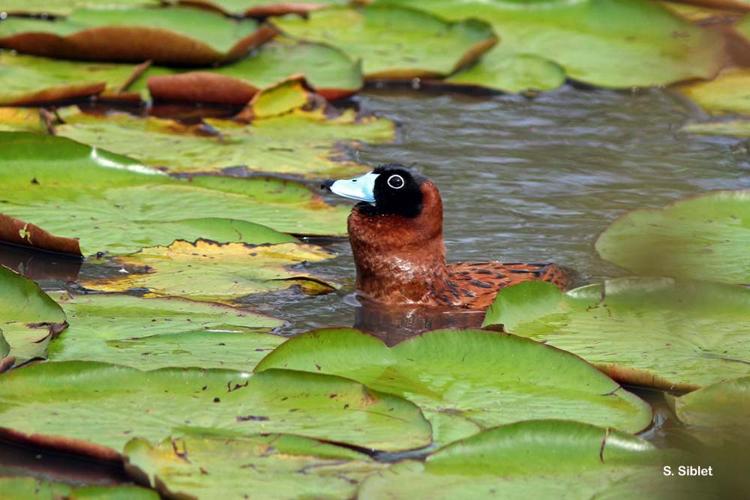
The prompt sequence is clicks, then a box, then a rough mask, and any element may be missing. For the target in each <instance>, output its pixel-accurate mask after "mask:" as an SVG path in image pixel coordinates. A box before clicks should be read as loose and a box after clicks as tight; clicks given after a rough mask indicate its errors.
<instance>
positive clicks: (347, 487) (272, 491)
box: [124, 431, 384, 500]
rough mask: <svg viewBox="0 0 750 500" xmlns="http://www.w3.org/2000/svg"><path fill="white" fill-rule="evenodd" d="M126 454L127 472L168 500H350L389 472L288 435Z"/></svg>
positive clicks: (194, 439)
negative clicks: (361, 486) (371, 477)
mask: <svg viewBox="0 0 750 500" xmlns="http://www.w3.org/2000/svg"><path fill="white" fill-rule="evenodd" d="M365 432H366V431H365ZM124 453H125V455H126V457H127V463H128V466H127V467H128V469H130V470H131V471H132V470H134V469H135V470H137V471H138V472H139V473H140V474H139V475H141V474H144V475H145V477H147V478H148V480H149V481H150V483H151V485H152V486H154V487H159V488H160V490H161V491H162V493H163V494H165V495H167V496H169V497H191V498H218V497H228V498H253V499H268V500H279V499H290V500H291V499H298V498H351V497H352V496H353V495H354V493H355V492H356V485H357V483H358V482H359V481H361V480H362V479H364V477H365V476H366V475H368V474H369V473H371V472H374V471H377V470H379V469H382V468H383V467H384V466H383V465H380V464H378V463H377V462H373V461H372V460H370V459H369V458H368V457H367V455H363V454H361V453H357V452H355V451H352V450H349V449H346V448H342V447H339V446H334V445H331V444H327V443H324V442H321V441H316V440H313V439H308V438H303V437H299V436H290V435H283V434H270V435H263V436H250V437H247V438H234V439H226V438H223V439H222V438H219V437H214V438H211V437H200V436H185V437H183V438H172V439H166V440H164V441H162V442H161V443H159V444H158V445H152V444H151V443H149V442H147V441H145V440H143V439H134V440H132V441H130V442H129V443H128V444H127V445H125V452H124Z"/></svg>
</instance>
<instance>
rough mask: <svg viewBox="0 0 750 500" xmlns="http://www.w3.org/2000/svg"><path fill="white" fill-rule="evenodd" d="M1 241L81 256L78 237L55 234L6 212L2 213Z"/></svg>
mask: <svg viewBox="0 0 750 500" xmlns="http://www.w3.org/2000/svg"><path fill="white" fill-rule="evenodd" d="M0 242H3V243H10V244H11V245H17V246H21V247H28V248H33V249H36V250H44V251H47V252H58V253H64V254H68V255H72V256H75V257H81V247H80V245H79V243H78V240H77V239H75V238H65V237H61V236H55V235H54V234H50V233H48V232H47V231H45V230H44V229H42V228H41V227H39V226H35V225H34V224H29V223H28V222H24V221H22V220H20V219H16V218H14V217H10V216H9V215H4V214H0Z"/></svg>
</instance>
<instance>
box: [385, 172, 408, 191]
mask: <svg viewBox="0 0 750 500" xmlns="http://www.w3.org/2000/svg"><path fill="white" fill-rule="evenodd" d="M386 182H387V183H388V185H389V186H390V187H392V188H393V189H401V188H402V187H404V184H406V183H405V182H404V178H403V177H401V176H400V175H398V174H393V175H392V176H390V177H388V180H387V181H386Z"/></svg>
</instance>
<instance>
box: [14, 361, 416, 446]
mask: <svg viewBox="0 0 750 500" xmlns="http://www.w3.org/2000/svg"><path fill="white" fill-rule="evenodd" d="M1 382H2V383H0V426H2V428H3V429H4V430H5V433H6V434H11V435H14V436H17V437H22V438H24V439H25V440H30V441H32V442H34V443H38V444H47V445H51V446H54V447H56V448H59V449H64V450H68V451H78V452H82V453H86V454H88V455H93V456H98V457H102V458H104V457H106V458H110V459H112V458H119V452H121V450H122V449H123V446H124V445H125V443H127V442H128V441H129V440H130V439H132V438H133V436H138V437H141V438H142V439H145V440H148V441H151V442H160V441H161V440H163V439H165V438H167V437H169V436H173V437H179V436H181V435H185V434H193V433H196V432H208V433H212V434H215V435H218V436H220V437H225V438H232V437H242V436H252V435H255V434H259V433H274V432H285V433H290V434H296V435H300V436H305V437H311V438H317V439H325V440H327V441H333V442H340V443H347V444H351V445H355V446H361V447H365V448H373V449H380V450H387V451H397V450H407V449H410V448H418V447H421V446H425V445H427V444H429V443H430V426H429V424H428V423H427V421H426V420H424V417H423V416H422V413H421V412H420V411H419V408H417V407H416V406H415V405H413V404H412V403H410V402H408V401H405V400H403V399H401V398H398V397H396V396H392V395H390V394H383V393H379V392H376V391H372V390H370V389H368V388H367V387H365V386H363V385H361V384H359V383H357V382H353V381H351V380H346V379H343V378H339V377H332V376H328V375H318V374H312V373H301V372H291V371H286V370H271V371H268V372H265V373H260V374H256V375H250V374H248V373H245V372H238V371H232V370H217V369H209V370H206V369H199V368H164V369H160V370H154V371H146V372H143V371H139V370H136V369H133V368H126V367H122V366H115V365H108V364H103V363H92V362H78V361H62V362H56V363H55V362H50V363H43V364H37V365H33V366H29V367H24V368H21V369H18V370H12V371H10V372H8V373H5V374H3V375H2V381H1Z"/></svg>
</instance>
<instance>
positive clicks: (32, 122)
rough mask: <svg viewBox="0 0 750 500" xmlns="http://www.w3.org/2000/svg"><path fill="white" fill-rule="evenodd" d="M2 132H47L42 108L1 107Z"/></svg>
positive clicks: (0, 123) (0, 124)
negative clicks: (41, 111)
mask: <svg viewBox="0 0 750 500" xmlns="http://www.w3.org/2000/svg"><path fill="white" fill-rule="evenodd" d="M0 132H38V133H45V132H47V124H46V123H45V121H44V119H43V118H42V115H41V113H40V110H38V109H30V108H10V107H8V108H4V107H0Z"/></svg>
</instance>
